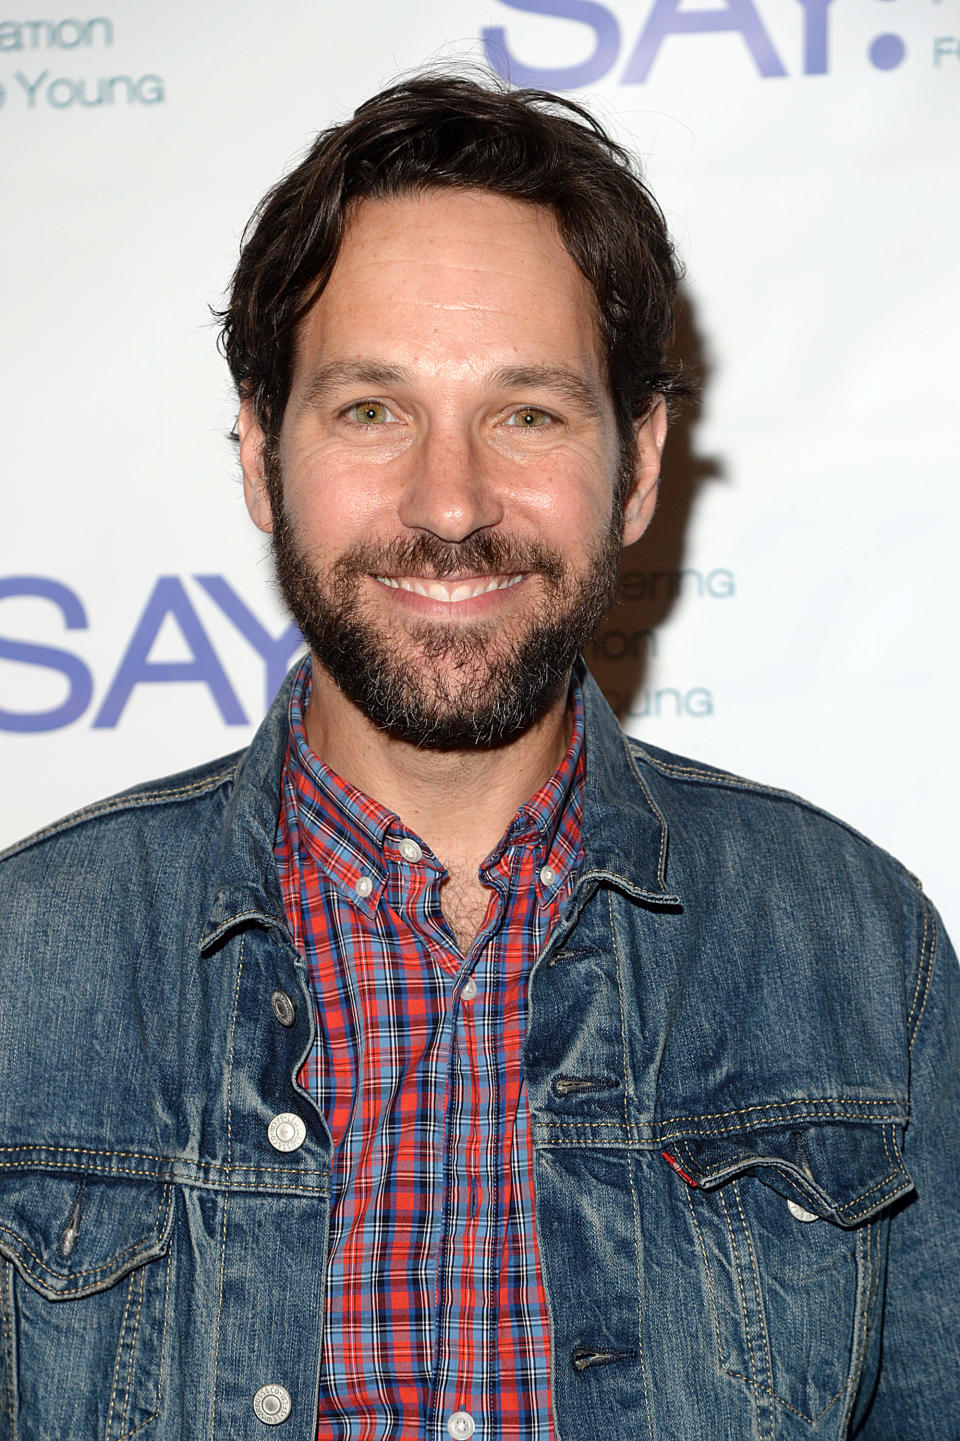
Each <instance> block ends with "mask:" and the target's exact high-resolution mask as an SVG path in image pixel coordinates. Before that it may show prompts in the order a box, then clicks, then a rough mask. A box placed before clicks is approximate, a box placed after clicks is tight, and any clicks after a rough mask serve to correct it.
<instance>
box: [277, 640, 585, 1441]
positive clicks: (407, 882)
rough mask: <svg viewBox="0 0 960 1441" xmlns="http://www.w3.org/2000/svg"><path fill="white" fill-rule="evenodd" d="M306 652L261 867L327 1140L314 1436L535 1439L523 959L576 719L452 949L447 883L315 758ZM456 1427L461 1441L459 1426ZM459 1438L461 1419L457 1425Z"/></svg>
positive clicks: (545, 1362)
mask: <svg viewBox="0 0 960 1441" xmlns="http://www.w3.org/2000/svg"><path fill="white" fill-rule="evenodd" d="M309 686H310V666H309V661H306V662H304V665H303V666H302V667H301V670H300V673H299V675H298V677H297V682H296V684H295V686H294V690H293V695H292V697H291V701H290V741H289V747H288V751H287V757H286V763H285V766H284V773H283V803H282V806H281V811H280V818H279V824H278V830H277V840H276V859H277V866H278V870H279V874H280V881H281V885H282V888H283V896H284V903H285V908H286V914H287V919H288V921H289V924H290V928H291V931H292V933H293V938H294V941H295V943H296V945H297V947H298V949H299V950H301V951H302V953H303V955H304V956H305V957H306V960H307V964H308V967H309V973H310V978H311V981H312V986H313V994H314V998H315V1005H316V1016H317V1044H316V1046H315V1047H314V1050H313V1051H312V1053H311V1055H310V1056H309V1058H308V1060H307V1061H306V1063H305V1065H304V1067H303V1071H302V1073H301V1076H300V1080H301V1082H302V1084H303V1085H304V1086H305V1087H306V1088H307V1089H308V1090H309V1092H310V1094H311V1095H312V1096H313V1097H314V1099H315V1100H316V1103H317V1105H318V1107H319V1109H320V1111H321V1112H322V1114H323V1115H324V1116H325V1117H326V1119H327V1123H328V1125H329V1127H330V1130H331V1133H332V1137H333V1184H332V1200H331V1217H330V1247H329V1261H328V1278H327V1291H326V1324H325V1331H324V1341H323V1347H322V1354H321V1375H320V1382H321V1384H320V1414H319V1421H318V1433H317V1434H318V1437H319V1438H321V1441H328V1438H337V1441H347V1438H349V1441H400V1438H404V1441H408V1438H410V1437H418V1438H421V1437H422V1438H428V1441H440V1438H446V1437H447V1435H448V1432H447V1423H448V1421H449V1420H450V1418H451V1416H454V1415H455V1414H456V1413H458V1412H459V1413H466V1417H464V1416H462V1415H461V1416H460V1417H459V1418H458V1421H455V1422H454V1427H453V1430H454V1434H459V1435H466V1434H469V1427H470V1424H471V1421H470V1418H472V1421H473V1423H475V1425H476V1436H477V1441H520V1438H523V1441H548V1438H552V1436H553V1428H552V1422H551V1415H550V1366H549V1321H548V1316H547V1309H546V1302H545V1298H544V1293H543V1286H542V1282H541V1278H540V1266H539V1259H538V1256H537V1247H536V1238H535V1234H534V1226H533V1148H532V1143H531V1137H530V1124H529V1115H528V1110H527V1104H526V1097H525V1094H524V1090H523V1084H522V1072H521V1065H520V1050H521V1045H522V1043H523V1037H524V1032H525V1023H526V1004H527V980H528V977H529V973H530V968H531V966H532V964H533V961H534V959H535V957H536V955H537V953H538V951H539V950H540V948H541V946H542V944H543V942H544V940H545V939H546V936H547V933H548V931H549V930H550V929H551V927H552V926H553V924H554V922H555V920H556V919H557V917H558V915H559V913H560V910H561V909H562V906H563V904H564V901H565V900H566V898H567V897H568V895H569V893H570V889H571V887H572V884H573V881H574V879H575V877H576V873H577V870H578V868H579V866H580V862H581V857H582V851H581V844H580V826H581V816H582V790H583V775H584V751H583V714H582V706H581V701H580V695H579V692H578V691H576V690H575V692H574V696H573V733H572V738H571V742H570V746H569V749H568V751H567V754H566V756H565V758H564V760H563V762H562V764H561V765H560V767H559V768H558V770H557V771H556V773H555V774H554V775H553V776H552V777H551V779H550V780H549V781H548V782H547V783H546V785H544V786H543V787H542V788H541V789H540V790H539V791H538V792H537V793H536V795H534V796H533V797H532V798H531V799H530V800H529V801H528V802H527V803H526V804H525V805H523V806H521V808H520V810H519V811H518V812H517V814H516V816H515V817H514V819H513V821H512V822H511V823H510V826H509V827H508V829H507V831H506V834H505V835H504V836H503V838H502V840H501V841H500V843H499V844H498V845H497V847H496V848H495V849H494V850H493V851H491V853H490V854H489V855H488V856H487V858H486V860H485V861H484V862H483V865H482V866H481V869H480V876H481V879H482V881H483V883H484V885H485V886H486V887H487V888H488V889H489V892H490V899H489V904H488V907H487V914H486V918H485V920H484V922H483V925H482V926H481V929H480V931H479V933H478V935H477V937H476V939H475V940H474V942H473V944H472V946H471V947H470V950H469V952H468V954H467V955H466V956H464V955H462V954H461V953H460V951H459V950H458V948H457V945H456V942H455V940H454V938H453V934H452V932H451V931H450V929H449V927H448V926H447V924H446V922H445V920H444V917H443V912H442V909H441V905H440V887H441V884H442V882H443V880H444V878H445V876H446V871H445V869H444V867H443V866H442V865H441V863H440V862H439V861H438V860H437V859H436V857H435V856H434V855H433V854H432V852H431V851H430V849H429V848H428V846H427V845H426V844H425V843H424V842H423V841H422V840H420V839H419V837H417V836H414V835H413V834H412V833H411V831H410V830H409V828H407V827H405V826H404V825H403V824H402V822H401V821H400V820H399V819H398V817H397V816H395V815H393V814H392V813H391V812H390V811H388V810H385V809H384V807H382V806H380V805H378V804H377V802H376V801H374V800H371V799H370V797H369V796H366V795H364V794H363V793H362V792H360V791H358V790H356V789H355V788H354V787H353V786H351V785H348V784H347V783H346V782H345V781H343V780H342V779H341V778H340V777H339V776H337V775H335V774H334V773H333V772H332V771H331V770H330V769H329V768H328V767H327V766H325V765H324V764H323V763H322V761H320V760H319V759H318V757H317V756H316V755H314V754H313V752H312V751H311V750H310V748H309V746H308V744H307V740H306V733H305V729H304V711H305V707H306V702H307V698H308V696H309ZM458 1426H459V1429H457V1428H458ZM464 1428H466V1429H464Z"/></svg>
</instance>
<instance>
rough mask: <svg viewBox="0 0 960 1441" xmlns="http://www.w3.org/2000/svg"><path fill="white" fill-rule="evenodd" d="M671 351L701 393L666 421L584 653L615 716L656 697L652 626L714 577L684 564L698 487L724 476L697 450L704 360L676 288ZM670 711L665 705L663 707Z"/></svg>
mask: <svg viewBox="0 0 960 1441" xmlns="http://www.w3.org/2000/svg"><path fill="white" fill-rule="evenodd" d="M673 358H674V359H679V360H680V361H681V362H682V363H683V369H684V373H685V374H686V375H687V376H688V378H690V379H691V380H692V381H693V382H694V384H696V385H698V386H699V390H700V399H698V400H692V401H688V402H687V403H686V404H685V405H684V406H683V407H682V408H681V410H680V412H679V414H678V415H676V416H675V417H674V419H673V421H672V423H671V426H670V432H669V435H668V438H667V448H666V451H665V453H664V464H663V472H662V475H661V478H660V498H659V500H658V502H657V509H656V513H655V515H654V517H653V520H652V522H651V523H650V526H649V528H648V530H647V532H646V534H645V535H644V536H642V537H641V539H640V540H638V541H637V543H636V545H632V546H630V547H629V549H627V550H625V551H624V552H623V561H622V564H621V567H620V573H621V577H622V581H623V596H622V598H621V600H620V601H619V602H618V603H617V604H616V605H615V606H613V608H612V609H611V610H610V611H609V613H608V614H607V616H606V617H605V619H604V620H603V621H602V622H601V624H600V626H599V627H598V629H597V631H596V633H595V634H594V637H593V639H592V640H591V642H590V644H589V645H588V646H587V649H586V652H585V658H586V661H587V664H588V665H589V667H590V669H591V671H592V672H593V674H594V675H595V676H596V678H597V681H598V682H599V684H600V686H601V688H602V690H603V691H604V693H605V695H606V697H607V700H608V701H609V702H610V704H611V706H612V707H613V709H614V711H615V712H616V714H617V716H618V717H619V719H620V720H621V721H622V722H626V720H627V718H628V716H629V717H630V719H631V720H635V719H638V718H641V717H642V716H643V715H645V714H649V713H651V711H652V710H653V709H654V708H655V707H656V706H657V705H658V704H659V702H658V700H657V696H656V694H655V693H651V692H649V691H648V690H647V688H646V686H645V684H644V681H645V676H646V674H647V672H648V670H649V665H650V661H651V660H652V659H654V657H655V656H656V647H657V637H656V630H657V627H658V626H661V625H663V623H664V621H665V620H666V619H667V617H668V616H669V615H670V613H671V611H672V610H673V608H674V606H675V605H676V604H677V602H678V601H679V600H680V599H681V598H682V597H683V596H686V595H688V594H689V593H690V592H691V591H693V590H696V589H697V588H698V587H699V588H700V589H701V590H702V588H703V587H704V586H705V585H709V584H720V583H722V581H716V580H714V581H711V580H710V578H708V577H705V576H703V575H702V574H701V573H700V572H699V571H694V570H687V569H685V567H684V563H683V561H684V552H685V548H686V535H687V529H688V525H689V521H690V516H691V514H692V511H693V507H694V504H695V503H696V499H697V496H698V495H699V493H700V490H701V487H702V486H703V485H704V484H705V483H706V482H707V481H710V480H722V479H723V478H724V470H723V465H722V462H721V461H720V459H719V458H718V457H716V456H706V455H699V454H698V453H697V451H696V447H695V443H694V442H695V434H696V428H697V421H698V417H699V412H700V407H701V405H702V396H703V393H704V391H705V390H706V387H707V385H708V383H709V379H710V374H709V363H708V360H707V355H706V349H705V346H704V341H703V337H702V335H701V333H700V331H699V329H698V328H697V323H696V317H695V314H694V310H693V306H692V304H691V301H690V297H689V295H688V294H687V293H686V291H685V290H681V294H680V299H679V303H678V308H677V334H676V340H675V342H674V345H673ZM665 713H669V712H665Z"/></svg>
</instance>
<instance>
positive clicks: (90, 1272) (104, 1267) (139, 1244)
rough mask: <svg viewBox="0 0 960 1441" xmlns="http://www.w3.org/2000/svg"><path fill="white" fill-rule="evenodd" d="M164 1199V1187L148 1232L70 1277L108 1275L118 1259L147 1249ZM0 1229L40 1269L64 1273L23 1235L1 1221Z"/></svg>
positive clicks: (158, 1220) (61, 1276)
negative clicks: (104, 1273)
mask: <svg viewBox="0 0 960 1441" xmlns="http://www.w3.org/2000/svg"><path fill="white" fill-rule="evenodd" d="M166 1199H167V1197H166V1188H165V1189H164V1194H163V1195H162V1196H161V1197H160V1204H159V1206H158V1207H157V1219H156V1221H155V1222H154V1224H153V1230H152V1231H150V1232H148V1234H147V1235H146V1236H141V1237H140V1239H139V1240H137V1241H132V1242H131V1243H130V1245H129V1246H124V1248H123V1250H122V1251H117V1252H115V1253H114V1255H112V1256H108V1257H107V1259H106V1260H105V1261H101V1262H100V1265H99V1266H87V1267H85V1268H84V1270H82V1271H71V1272H70V1279H71V1280H79V1279H80V1277H81V1276H98V1275H99V1274H100V1273H101V1272H102V1271H106V1272H107V1274H108V1275H109V1273H110V1271H111V1270H113V1269H115V1267H116V1263H117V1262H118V1261H122V1260H123V1259H124V1257H126V1256H130V1255H136V1253H137V1252H138V1251H144V1250H147V1249H148V1248H149V1242H151V1241H152V1240H153V1239H154V1237H156V1236H159V1234H160V1215H161V1212H162V1211H163V1203H164V1201H165V1200H166ZM0 1231H5V1232H6V1233H7V1235H8V1236H12V1237H13V1239H14V1240H15V1241H17V1242H18V1243H19V1244H20V1246H21V1247H22V1248H23V1250H24V1251H26V1253H27V1255H28V1256H32V1257H33V1259H34V1260H35V1261H36V1263H37V1265H38V1266H39V1267H40V1269H41V1271H46V1272H47V1273H48V1274H49V1275H51V1276H57V1277H60V1278H63V1275H64V1273H63V1272H62V1271H57V1270H56V1269H55V1268H54V1267H53V1266H48V1265H47V1264H46V1262H45V1261H42V1260H41V1259H40V1257H39V1256H38V1255H37V1253H36V1251H34V1250H33V1249H32V1248H31V1247H30V1246H28V1245H27V1243H26V1241H24V1239H23V1237H22V1236H18V1235H17V1233H16V1231H12V1230H11V1229H10V1227H9V1226H4V1225H3V1224H2V1222H0ZM145 1243H147V1244H145Z"/></svg>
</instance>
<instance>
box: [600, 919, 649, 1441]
mask: <svg viewBox="0 0 960 1441" xmlns="http://www.w3.org/2000/svg"><path fill="white" fill-rule="evenodd" d="M607 916H608V918H609V921H610V936H611V939H612V941H613V954H614V959H615V960H616V964H617V1004H618V1005H619V1007H620V1046H621V1051H622V1060H623V1117H624V1124H625V1125H629V1117H630V1112H629V1109H628V1098H627V1017H626V1011H625V1008H624V1004H623V976H622V974H621V966H622V964H623V958H622V955H621V952H620V943H619V941H618V939H617V927H616V924H615V922H614V919H613V896H612V895H611V894H610V893H609V892H608V894H607ZM626 1166H627V1180H628V1181H629V1183H630V1200H631V1205H632V1208H633V1254H634V1260H635V1262H636V1266H637V1351H638V1359H639V1361H640V1386H641V1388H642V1390H643V1409H644V1412H645V1414H646V1418H647V1435H648V1436H649V1437H650V1441H653V1422H652V1421H651V1418H650V1399H649V1397H648V1395H647V1375H646V1366H645V1365H644V1361H643V1268H642V1266H641V1264H640V1204H639V1201H638V1199H637V1185H636V1181H635V1180H634V1175H633V1162H632V1159H631V1158H630V1157H629V1156H628V1157H627V1160H626Z"/></svg>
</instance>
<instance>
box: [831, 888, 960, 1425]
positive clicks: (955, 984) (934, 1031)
mask: <svg viewBox="0 0 960 1441" xmlns="http://www.w3.org/2000/svg"><path fill="white" fill-rule="evenodd" d="M922 904H923V912H924V914H923V922H922V925H921V927H920V936H921V940H920V946H919V950H920V957H919V964H918V965H917V967H916V970H915V971H914V979H913V982H912V985H911V987H910V989H909V992H908V996H907V1001H908V1005H909V1014H908V1034H909V1041H910V1114H909V1124H908V1126H907V1128H906V1133H905V1137H904V1159H905V1161H906V1164H907V1168H908V1170H909V1171H910V1174H911V1176H912V1177H913V1180H914V1183H915V1185H916V1196H915V1197H912V1198H910V1200H909V1201H907V1202H906V1203H905V1204H904V1205H903V1206H902V1208H901V1209H899V1210H898V1211H897V1213H896V1214H895V1215H894V1216H893V1217H892V1219H891V1223H890V1245H889V1253H888V1260H887V1280H886V1298H885V1304H884V1308H883V1332H882V1338H881V1348H880V1371H879V1379H878V1383H877V1388H876V1391H875V1393H874V1396H873V1398H872V1402H871V1403H870V1405H869V1408H868V1410H867V1413H866V1415H865V1417H864V1420H863V1425H862V1427H860V1428H859V1429H857V1430H855V1431H854V1433H853V1434H854V1435H855V1436H856V1437H858V1438H862V1441H893V1438H904V1441H907V1438H909V1441H960V973H958V967H957V958H956V956H955V955H954V953H953V949H952V947H951V945H950V941H949V938H948V937H947V935H946V933H945V932H944V929H943V925H942V923H941V921H940V918H939V916H938V915H937V913H936V911H935V910H934V909H933V907H932V906H931V905H930V904H929V902H927V901H926V899H923V901H922Z"/></svg>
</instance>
